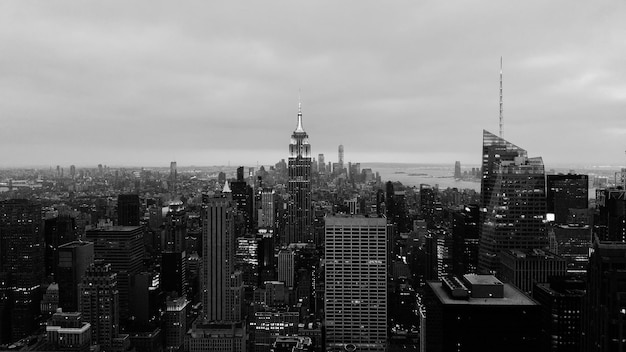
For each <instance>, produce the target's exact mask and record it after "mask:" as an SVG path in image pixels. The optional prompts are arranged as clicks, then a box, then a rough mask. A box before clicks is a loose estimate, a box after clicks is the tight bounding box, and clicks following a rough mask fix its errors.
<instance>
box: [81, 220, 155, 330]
mask: <svg viewBox="0 0 626 352" xmlns="http://www.w3.org/2000/svg"><path fill="white" fill-rule="evenodd" d="M143 234H144V229H143V226H109V227H100V228H97V229H95V230H89V231H87V232H86V239H87V240H88V241H90V242H93V244H94V257H95V259H102V260H104V262H105V263H109V264H111V270H112V271H113V272H115V273H116V274H117V284H118V288H119V295H120V318H121V319H122V320H126V318H128V317H130V291H131V290H132V287H131V284H132V280H133V279H134V276H135V275H137V274H139V273H140V272H141V271H142V268H143V258H144V246H143Z"/></svg>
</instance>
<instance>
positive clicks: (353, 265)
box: [325, 217, 387, 351]
mask: <svg viewBox="0 0 626 352" xmlns="http://www.w3.org/2000/svg"><path fill="white" fill-rule="evenodd" d="M386 233H387V220H386V219H385V218H384V217H379V218H366V217H327V218H326V301H325V312H326V349H327V351H344V349H345V348H351V347H352V346H355V347H356V348H357V350H358V351H385V349H386V345H387V238H386Z"/></svg>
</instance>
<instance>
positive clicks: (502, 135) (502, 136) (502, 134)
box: [500, 56, 504, 138]
mask: <svg viewBox="0 0 626 352" xmlns="http://www.w3.org/2000/svg"><path fill="white" fill-rule="evenodd" d="M502 112H503V104H502V56H500V138H504V131H503V129H502V119H503V118H504V116H503V115H502Z"/></svg>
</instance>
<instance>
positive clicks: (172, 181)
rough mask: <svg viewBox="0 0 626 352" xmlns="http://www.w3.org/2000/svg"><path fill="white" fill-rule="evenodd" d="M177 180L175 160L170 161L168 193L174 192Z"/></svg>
mask: <svg viewBox="0 0 626 352" xmlns="http://www.w3.org/2000/svg"><path fill="white" fill-rule="evenodd" d="M177 182H178V170H177V169H176V162H175V161H172V162H171V163H170V177H169V188H170V193H176V186H177Z"/></svg>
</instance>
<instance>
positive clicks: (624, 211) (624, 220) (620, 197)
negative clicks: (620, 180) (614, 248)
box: [593, 188, 626, 242]
mask: <svg viewBox="0 0 626 352" xmlns="http://www.w3.org/2000/svg"><path fill="white" fill-rule="evenodd" d="M596 204H597V207H598V211H597V213H596V216H595V219H594V222H593V225H594V228H593V233H594V235H595V236H597V237H598V239H600V241H619V242H626V190H623V189H619V188H607V189H601V190H600V189H599V190H596Z"/></svg>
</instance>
